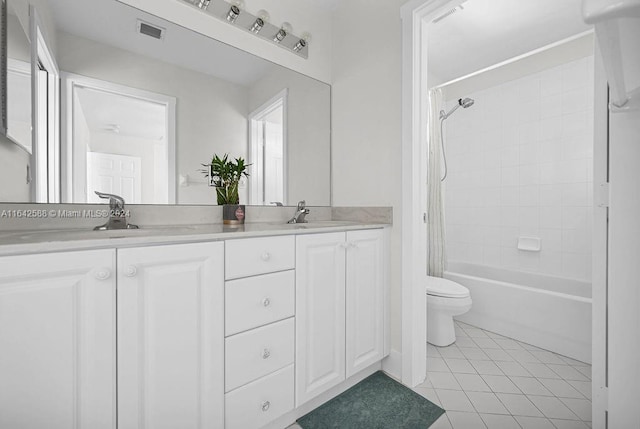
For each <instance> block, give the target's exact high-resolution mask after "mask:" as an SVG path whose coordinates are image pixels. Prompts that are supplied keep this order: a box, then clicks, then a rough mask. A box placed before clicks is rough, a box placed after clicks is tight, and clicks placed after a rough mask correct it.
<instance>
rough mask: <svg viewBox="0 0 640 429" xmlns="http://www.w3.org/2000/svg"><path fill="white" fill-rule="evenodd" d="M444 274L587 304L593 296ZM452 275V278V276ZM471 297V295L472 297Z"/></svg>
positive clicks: (469, 276) (448, 272)
mask: <svg viewBox="0 0 640 429" xmlns="http://www.w3.org/2000/svg"><path fill="white" fill-rule="evenodd" d="M444 276H445V278H448V279H450V280H455V277H456V276H457V277H460V278H463V279H467V280H480V281H484V282H491V283H494V284H496V285H499V286H504V287H512V288H516V289H520V290H523V291H526V292H530V293H543V294H547V295H551V296H555V297H558V298H562V299H569V300H573V301H578V302H584V303H588V304H592V303H593V298H585V297H582V296H577V295H570V294H567V293H563V292H555V291H551V290H547V289H543V288H537V287H531V286H522V285H519V284H516V283H509V282H504V281H501V280H494V279H489V278H485V277H478V276H471V275H468V274H461V273H456V272H451V271H445V272H444ZM452 277H454V278H452ZM472 298H473V297H472Z"/></svg>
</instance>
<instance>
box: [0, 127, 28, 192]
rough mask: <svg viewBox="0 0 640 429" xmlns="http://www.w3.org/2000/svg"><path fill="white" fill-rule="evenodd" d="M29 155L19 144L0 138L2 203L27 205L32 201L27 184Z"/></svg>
mask: <svg viewBox="0 0 640 429" xmlns="http://www.w3.org/2000/svg"><path fill="white" fill-rule="evenodd" d="M29 158H30V156H29V154H28V153H27V152H26V151H25V150H24V149H22V148H20V147H19V146H18V145H17V144H15V143H14V142H12V141H11V140H9V139H8V138H6V137H4V136H0V183H1V184H2V185H1V186H0V201H1V202H15V203H27V202H29V201H31V191H30V186H29V185H28V184H27V165H29V164H30V160H29Z"/></svg>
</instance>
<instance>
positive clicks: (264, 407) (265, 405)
mask: <svg viewBox="0 0 640 429" xmlns="http://www.w3.org/2000/svg"><path fill="white" fill-rule="evenodd" d="M270 406H271V402H269V401H264V402H263V403H262V411H264V412H267V411H269V407H270Z"/></svg>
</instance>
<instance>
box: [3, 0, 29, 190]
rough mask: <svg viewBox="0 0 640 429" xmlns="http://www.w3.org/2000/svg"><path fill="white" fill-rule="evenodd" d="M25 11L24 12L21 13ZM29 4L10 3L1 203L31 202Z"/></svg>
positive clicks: (12, 1)
mask: <svg viewBox="0 0 640 429" xmlns="http://www.w3.org/2000/svg"><path fill="white" fill-rule="evenodd" d="M20 12H22V13H20ZM28 29H29V16H28V3H27V2H26V0H25V1H23V0H11V1H9V2H8V4H7V124H6V126H7V138H5V137H0V183H1V184H2V185H0V201H12V202H28V201H31V198H32V195H31V192H32V190H31V186H30V183H28V182H29V179H28V176H29V171H28V169H29V167H30V162H31V159H30V158H31V145H32V142H31V139H32V137H31V46H30V43H29V38H28V36H27V33H28Z"/></svg>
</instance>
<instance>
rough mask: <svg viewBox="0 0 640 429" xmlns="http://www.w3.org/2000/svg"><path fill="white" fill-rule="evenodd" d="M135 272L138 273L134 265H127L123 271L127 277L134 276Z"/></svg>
mask: <svg viewBox="0 0 640 429" xmlns="http://www.w3.org/2000/svg"><path fill="white" fill-rule="evenodd" d="M136 274H138V269H137V268H136V266H135V265H129V266H128V267H127V270H126V271H125V272H124V275H125V276H127V277H135V275H136Z"/></svg>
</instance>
